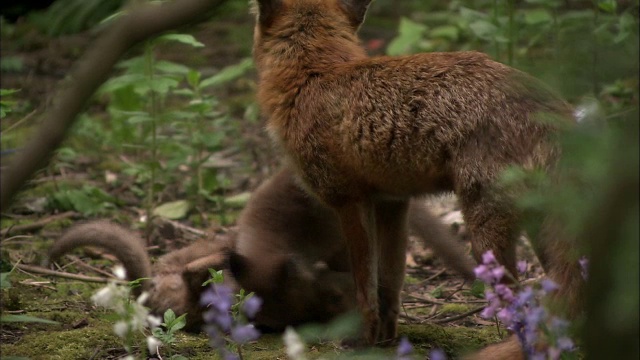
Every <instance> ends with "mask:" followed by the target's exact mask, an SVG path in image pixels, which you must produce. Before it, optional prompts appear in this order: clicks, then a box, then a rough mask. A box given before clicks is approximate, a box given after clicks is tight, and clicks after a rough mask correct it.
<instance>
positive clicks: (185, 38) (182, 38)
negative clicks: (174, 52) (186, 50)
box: [158, 34, 204, 47]
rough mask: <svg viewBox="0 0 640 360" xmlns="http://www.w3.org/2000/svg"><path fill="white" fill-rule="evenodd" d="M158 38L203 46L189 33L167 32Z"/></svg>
mask: <svg viewBox="0 0 640 360" xmlns="http://www.w3.org/2000/svg"><path fill="white" fill-rule="evenodd" d="M158 40H166V41H177V42H179V43H183V44H187V45H191V46H193V47H204V44H203V43H201V42H200V41H198V40H196V38H195V37H193V35H189V34H167V35H162V36H160V37H158Z"/></svg>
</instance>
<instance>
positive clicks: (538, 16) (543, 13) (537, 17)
mask: <svg viewBox="0 0 640 360" xmlns="http://www.w3.org/2000/svg"><path fill="white" fill-rule="evenodd" d="M551 21H553V17H552V16H551V13H550V12H549V11H548V10H547V9H531V10H528V11H526V12H525V13H524V22H525V24H527V25H539V24H544V23H550V22H551Z"/></svg>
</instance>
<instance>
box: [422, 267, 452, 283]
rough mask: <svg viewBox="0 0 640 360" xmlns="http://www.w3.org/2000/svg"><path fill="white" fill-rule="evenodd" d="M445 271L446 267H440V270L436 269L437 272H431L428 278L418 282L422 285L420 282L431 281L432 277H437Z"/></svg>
mask: <svg viewBox="0 0 640 360" xmlns="http://www.w3.org/2000/svg"><path fill="white" fill-rule="evenodd" d="M445 271H447V269H441V270H440V271H438V272H437V273H435V274H433V275H431V276H429V277H428V278H426V279H424V280H422V281H420V282H419V283H418V284H420V285H422V284H424V283H428V282H429V281H431V280H433V279H435V278H437V277H438V276H440V275H442V274H443V273H444V272H445Z"/></svg>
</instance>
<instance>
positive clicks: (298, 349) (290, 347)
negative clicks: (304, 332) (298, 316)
mask: <svg viewBox="0 0 640 360" xmlns="http://www.w3.org/2000/svg"><path fill="white" fill-rule="evenodd" d="M282 338H283V340H284V345H285V346H286V348H287V356H288V357H289V359H292V360H305V359H306V357H305V356H304V348H305V346H304V343H303V342H302V339H300V336H299V335H298V333H296V331H295V330H293V328H292V327H290V326H288V327H287V329H286V330H285V331H284V335H283V336H282Z"/></svg>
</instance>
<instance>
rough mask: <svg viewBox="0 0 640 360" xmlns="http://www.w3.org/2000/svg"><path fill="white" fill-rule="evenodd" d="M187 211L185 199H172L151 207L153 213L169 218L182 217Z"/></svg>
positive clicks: (187, 205) (176, 218) (187, 204)
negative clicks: (153, 207)
mask: <svg viewBox="0 0 640 360" xmlns="http://www.w3.org/2000/svg"><path fill="white" fill-rule="evenodd" d="M188 212H189V202H188V201H186V200H178V201H172V202H168V203H164V204H162V205H160V206H158V207H156V208H155V209H153V214H154V215H157V216H162V217H164V218H167V219H171V220H178V219H182V218H184V217H185V216H187V213H188Z"/></svg>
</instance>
